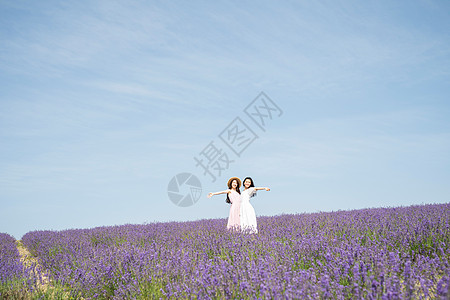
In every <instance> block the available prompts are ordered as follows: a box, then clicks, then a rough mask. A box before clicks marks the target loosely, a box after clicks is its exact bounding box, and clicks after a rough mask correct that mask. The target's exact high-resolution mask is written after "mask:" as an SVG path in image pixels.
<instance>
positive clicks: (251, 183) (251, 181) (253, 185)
mask: <svg viewBox="0 0 450 300" xmlns="http://www.w3.org/2000/svg"><path fill="white" fill-rule="evenodd" d="M247 179H249V180H250V186H249V188H251V187H255V184H254V183H253V179H252V178H251V177H245V179H244V180H242V186H243V187H244V189H245V185H244V182H245V181H246V180H247ZM255 196H256V191H255V192H254V193H253V195H251V196H250V197H255Z"/></svg>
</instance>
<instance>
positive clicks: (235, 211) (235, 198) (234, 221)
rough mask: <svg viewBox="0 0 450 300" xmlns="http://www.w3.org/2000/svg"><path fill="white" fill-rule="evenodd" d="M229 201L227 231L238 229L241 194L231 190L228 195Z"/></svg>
mask: <svg viewBox="0 0 450 300" xmlns="http://www.w3.org/2000/svg"><path fill="white" fill-rule="evenodd" d="M228 198H230V201H231V207H230V216H229V217H228V224H227V229H233V228H234V229H239V228H240V224H241V221H240V219H239V214H240V212H241V194H239V193H238V192H236V191H234V190H231V193H230V194H229V195H228Z"/></svg>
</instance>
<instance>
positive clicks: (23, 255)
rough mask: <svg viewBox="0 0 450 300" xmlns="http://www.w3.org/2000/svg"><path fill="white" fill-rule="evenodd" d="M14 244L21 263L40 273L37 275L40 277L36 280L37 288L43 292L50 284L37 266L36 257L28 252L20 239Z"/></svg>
mask: <svg viewBox="0 0 450 300" xmlns="http://www.w3.org/2000/svg"><path fill="white" fill-rule="evenodd" d="M16 245H17V250H19V254H20V260H21V261H22V263H23V265H24V266H25V267H33V268H34V272H35V273H37V274H40V276H38V277H39V279H40V280H39V281H38V288H39V290H40V291H42V292H44V293H45V292H46V291H47V289H48V288H49V285H50V280H49V278H48V277H47V276H46V275H45V274H43V269H42V267H40V266H39V264H38V261H37V259H36V258H35V257H33V256H32V255H31V254H30V252H29V251H28V249H27V248H26V247H25V246H24V245H23V244H22V241H16Z"/></svg>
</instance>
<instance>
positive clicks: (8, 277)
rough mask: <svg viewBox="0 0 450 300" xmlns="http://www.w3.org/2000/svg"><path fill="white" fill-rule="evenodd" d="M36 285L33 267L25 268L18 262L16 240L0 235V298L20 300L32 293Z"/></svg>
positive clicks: (6, 235)
mask: <svg viewBox="0 0 450 300" xmlns="http://www.w3.org/2000/svg"><path fill="white" fill-rule="evenodd" d="M37 283H38V280H37V274H36V273H35V272H34V268H33V266H30V267H25V266H24V265H23V264H22V261H21V260H20V254H19V251H18V250H17V247H16V240H15V239H14V238H13V237H12V236H10V235H9V234H6V233H0V298H1V299H7V298H14V297H18V298H20V297H22V296H25V295H27V294H30V293H33V291H34V290H36V287H37Z"/></svg>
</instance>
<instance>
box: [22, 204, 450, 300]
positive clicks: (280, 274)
mask: <svg viewBox="0 0 450 300" xmlns="http://www.w3.org/2000/svg"><path fill="white" fill-rule="evenodd" d="M449 220H450V204H436V205H421V206H411V207H399V208H380V209H364V210H355V211H339V212H332V213H325V212H323V213H314V214H297V215H282V216H276V217H260V218H259V219H258V222H259V223H258V227H259V233H258V234H257V235H254V234H245V233H239V232H228V231H226V230H225V227H226V221H225V220H223V219H219V220H202V221H195V222H172V223H154V224H148V225H123V226H115V227H101V228H94V229H87V230H66V231H60V232H53V231H36V232H30V233H28V234H26V235H25V236H24V237H23V242H24V244H25V245H26V246H27V248H28V249H29V250H30V251H31V252H32V253H33V254H34V255H35V256H36V257H37V258H38V259H39V262H40V263H41V264H42V266H43V267H44V268H46V269H47V270H48V271H49V275H50V277H51V278H52V282H53V284H54V285H57V286H59V287H62V288H64V287H65V288H67V292H68V293H70V294H71V295H72V296H73V297H74V298H76V297H80V296H82V297H84V298H97V297H99V298H117V299H123V298H142V299H148V298H159V297H163V298H167V297H170V298H194V297H198V298H252V299H253V298H273V299H281V298H283V299H284V298H285V297H287V298H297V299H299V298H313V299H318V298H335V299H358V298H359V299H362V298H364V299H368V298H374V299H398V298H442V299H448V297H450V291H449V289H450V277H449V276H450V275H449V274H450V265H449V263H450V256H449V253H450V223H449V222H450V221H449Z"/></svg>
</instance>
